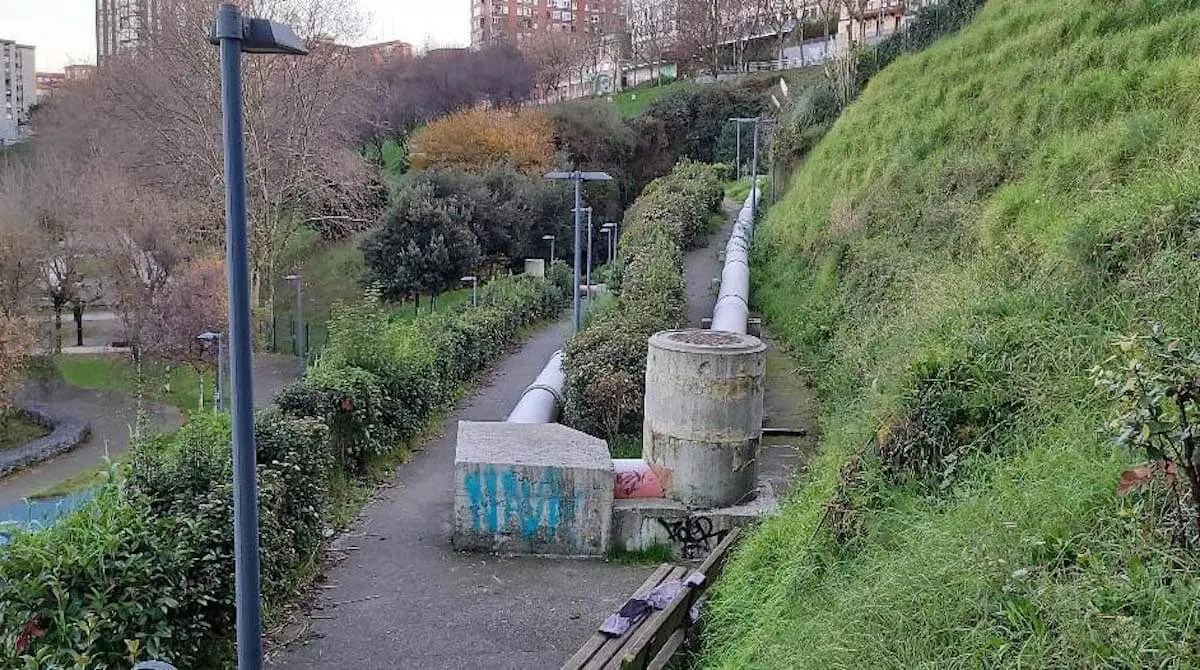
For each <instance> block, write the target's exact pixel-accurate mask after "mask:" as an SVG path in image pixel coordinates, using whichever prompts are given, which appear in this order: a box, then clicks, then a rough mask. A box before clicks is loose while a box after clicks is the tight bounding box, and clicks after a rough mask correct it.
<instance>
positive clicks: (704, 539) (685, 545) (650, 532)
mask: <svg viewBox="0 0 1200 670" xmlns="http://www.w3.org/2000/svg"><path fill="white" fill-rule="evenodd" d="M778 511H779V503H778V501H777V500H776V498H775V494H774V491H773V490H772V489H771V486H770V484H769V483H767V482H765V481H764V482H762V483H761V485H760V488H759V491H758V495H757V496H756V497H755V498H754V500H752V501H751V502H749V503H746V504H743V505H737V506H733V507H723V508H719V509H711V510H689V509H688V508H687V507H686V506H685V505H683V504H682V503H679V502H676V501H674V500H668V499H666V498H642V499H628V500H617V501H615V502H614V503H613V518H612V543H613V547H614V548H615V549H620V550H624V551H645V550H647V549H650V548H651V547H654V546H665V547H667V548H669V549H670V550H671V553H672V555H673V556H674V557H676V558H681V559H689V560H691V559H700V558H704V556H705V555H707V554H708V552H710V551H712V550H713V549H714V548H715V547H716V546H717V544H718V543H720V541H721V540H722V539H723V538H724V537H725V535H726V534H727V533H728V532H729V531H730V530H732V529H734V528H744V527H746V526H748V525H750V524H752V523H754V522H756V521H757V520H759V519H761V518H763V517H764V516H767V515H770V514H774V513H776V512H778Z"/></svg>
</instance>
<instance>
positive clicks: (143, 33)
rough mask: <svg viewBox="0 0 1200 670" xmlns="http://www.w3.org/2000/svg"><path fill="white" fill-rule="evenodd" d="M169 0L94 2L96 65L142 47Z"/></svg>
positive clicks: (159, 19) (163, 13) (103, 0)
mask: <svg viewBox="0 0 1200 670" xmlns="http://www.w3.org/2000/svg"><path fill="white" fill-rule="evenodd" d="M169 2H171V0H96V62H97V63H99V64H101V65H103V64H104V61H105V59H107V58H108V57H109V56H111V55H113V54H115V53H118V52H121V51H127V50H136V49H140V48H143V47H144V46H145V45H146V44H147V42H148V40H149V36H150V33H151V32H152V31H153V30H154V29H155V28H156V27H157V26H158V25H159V24H160V22H161V21H162V20H163V17H164V16H165V14H166V11H167V4H168V3H169Z"/></svg>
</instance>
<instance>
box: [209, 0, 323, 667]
mask: <svg viewBox="0 0 1200 670" xmlns="http://www.w3.org/2000/svg"><path fill="white" fill-rule="evenodd" d="M210 41H211V42H212V43H213V44H214V45H217V46H218V47H219V48H220V50H221V113H222V114H221V115H222V134H223V135H224V139H225V256H226V266H227V267H228V272H229V368H230V370H229V371H230V377H231V378H232V381H233V426H232V427H233V526H234V536H233V560H234V600H235V604H236V609H237V665H238V669H239V670H260V668H262V662H263V655H262V588H261V586H262V585H261V575H260V565H259V556H258V551H259V549H258V491H257V488H256V484H255V480H254V474H255V468H256V463H255V461H256V457H255V452H254V397H253V392H252V389H253V382H254V378H253V374H254V373H253V371H252V370H251V367H250V346H251V340H250V261H249V256H250V254H249V251H248V249H247V247H248V241H247V240H248V235H247V229H246V147H245V138H244V121H243V116H242V115H243V110H242V54H243V53H265V54H291V55H296V56H303V55H304V54H306V53H308V49H307V48H305V45H304V42H303V41H301V40H300V38H299V37H297V36H296V33H294V32H292V29H291V28H289V27H287V26H285V25H282V24H279V23H275V22H273V21H269V20H267V19H259V18H246V17H243V16H242V14H241V12H240V11H239V10H238V8H237V5H234V4H228V3H227V4H223V5H221V6H220V7H218V8H217V11H216V16H215V18H214V25H213V33H212V37H211V38H210Z"/></svg>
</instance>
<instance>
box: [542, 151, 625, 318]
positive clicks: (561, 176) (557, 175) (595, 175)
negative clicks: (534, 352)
mask: <svg viewBox="0 0 1200 670" xmlns="http://www.w3.org/2000/svg"><path fill="white" fill-rule="evenodd" d="M546 179H558V180H570V181H573V182H575V210H574V211H575V246H574V249H575V268H574V271H573V272H572V285H573V287H574V289H573V293H574V297H573V300H572V305H571V311H572V315H571V325H572V327H573V332H576V333H578V332H579V329H580V327H581V326H582V319H581V314H580V310H579V280H580V276H579V264H580V261H581V259H580V257H579V256H580V253H581V252H582V251H583V249H581V248H580V242H581V239H580V237H581V232H582V231H580V227H581V225H582V214H583V193H582V185H583V182H585V181H612V177H610V176H609V175H608V174H607V173H605V172H583V171H580V170H574V171H571V172H548V173H546Z"/></svg>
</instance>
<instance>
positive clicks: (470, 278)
mask: <svg viewBox="0 0 1200 670" xmlns="http://www.w3.org/2000/svg"><path fill="white" fill-rule="evenodd" d="M462 281H463V283H464V284H466V283H467V282H470V284H471V306H472V307H478V306H479V277H476V276H475V275H467V276H466V277H463V278H462Z"/></svg>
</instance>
